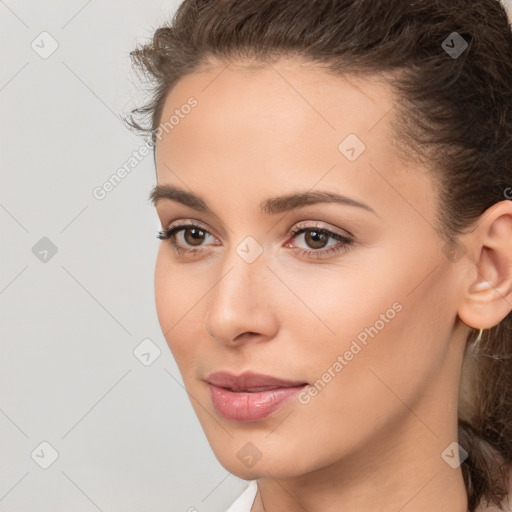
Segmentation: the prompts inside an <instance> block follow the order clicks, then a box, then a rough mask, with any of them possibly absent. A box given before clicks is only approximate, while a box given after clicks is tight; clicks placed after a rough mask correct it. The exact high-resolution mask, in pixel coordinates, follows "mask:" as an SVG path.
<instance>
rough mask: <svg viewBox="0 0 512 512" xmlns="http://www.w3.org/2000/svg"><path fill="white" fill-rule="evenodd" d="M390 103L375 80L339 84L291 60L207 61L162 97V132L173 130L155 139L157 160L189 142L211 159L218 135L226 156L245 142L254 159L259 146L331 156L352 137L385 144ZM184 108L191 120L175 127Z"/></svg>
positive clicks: (341, 79)
mask: <svg viewBox="0 0 512 512" xmlns="http://www.w3.org/2000/svg"><path fill="white" fill-rule="evenodd" d="M191 97H193V98H194V99H195V100H196V102H197V105H196V106H195V107H194V108H193V109H189V108H188V107H186V105H187V102H188V101H190V98H191ZM395 101H396V98H395V96H394V94H393V90H392V88H391V86H390V85H389V84H388V83H387V82H386V81H385V80H384V78H382V77H380V76H377V75H370V76H366V77H356V76H353V75H351V76H349V75H345V76H339V75H334V74H332V73H329V72H327V71H325V70H322V69H321V68H319V66H318V65H313V64H311V63H306V62H304V61H302V60H298V59H291V58H287V59H280V60H278V61H274V62H272V63H257V64H256V63H252V62H220V61H214V62H211V63H209V64H208V65H207V66H205V67H203V68H202V69H201V71H199V72H194V73H192V74H189V75H186V76H184V77H182V78H181V79H180V80H179V81H178V82H177V84H176V85H175V87H174V88H173V89H172V90H171V91H170V93H169V94H168V96H167V98H166V101H165V104H164V107H163V110H162V115H161V126H163V125H164V123H166V121H167V122H168V121H169V120H172V121H173V123H172V127H171V129H169V130H165V131H163V130H162V131H161V132H160V133H161V134H162V137H161V139H160V140H159V141H157V153H163V154H165V153H166V152H170V151H171V149H172V148H173V146H174V148H173V149H174V151H173V153H174V154H175V155H176V153H177V152H179V150H180V148H184V147H187V148H190V147H191V145H192V144H193V143H194V141H197V142H199V141H200V144H201V149H202V151H203V152H205V151H211V150H212V149H213V148H211V144H210V143H209V141H212V143H213V139H215V145H216V146H217V147H218V144H219V140H218V139H219V138H220V137H219V135H220V134H227V133H229V138H228V137H226V138H224V140H223V141H222V147H224V146H226V149H229V147H230V146H231V147H232V146H237V147H241V146H248V144H247V142H248V141H250V142H251V147H252V148H254V150H255V151H257V149H256V148H257V147H258V145H260V144H261V145H263V144H264V145H265V147H266V150H267V152H270V151H271V150H272V149H279V150H280V151H282V150H283V149H284V148H285V147H287V146H289V145H290V144H291V143H295V144H296V145H303V144H305V145H306V146H311V145H315V146H317V147H319V149H320V146H321V145H322V142H323V145H324V146H331V149H332V147H333V145H334V150H337V149H338V144H339V143H340V142H341V141H342V140H343V139H344V138H345V137H346V136H348V135H349V134H351V133H352V134H355V135H357V137H358V138H359V139H360V140H362V141H363V142H364V143H365V145H367V146H368V145H374V146H375V144H376V143H377V142H379V141H380V142H383V140H382V139H383V138H386V139H387V141H386V142H391V139H392V135H393V133H392V131H391V129H390V126H389V123H388V121H389V120H390V119H391V118H392V117H393V112H392V110H393V107H394V106H395ZM184 106H185V110H187V111H190V112H189V113H188V114H185V115H183V114H182V115H181V116H180V119H177V116H176V114H178V115H179V114H180V113H181V112H180V111H181V110H182V109H183V108H184ZM173 116H174V119H172V118H173ZM385 118H387V119H385ZM176 121H178V123H176ZM212 135H216V136H215V137H212ZM366 143H368V144H366ZM220 149H221V147H219V150H220ZM247 149H248V148H247ZM296 150H298V147H296ZM246 156H247V157H249V156H250V155H249V154H247V153H246Z"/></svg>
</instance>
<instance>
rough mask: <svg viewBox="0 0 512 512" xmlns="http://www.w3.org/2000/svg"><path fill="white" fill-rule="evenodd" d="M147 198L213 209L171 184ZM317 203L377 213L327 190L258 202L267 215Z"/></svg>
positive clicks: (205, 211) (360, 203) (357, 202)
mask: <svg viewBox="0 0 512 512" xmlns="http://www.w3.org/2000/svg"><path fill="white" fill-rule="evenodd" d="M149 199H150V200H151V201H152V203H153V205H154V206H156V205H157V204H158V203H159V202H160V201H162V200H164V199H166V200H169V201H175V202H178V203H181V204H183V205H185V206H188V207H190V208H192V209H194V210H196V211H198V212H202V213H207V214H212V215H213V211H212V210H211V209H210V208H209V207H208V205H207V204H206V202H205V201H204V199H203V198H202V197H200V196H198V195H196V194H194V193H192V192H188V191H186V190H183V189H180V188H178V187H175V186H173V185H157V186H155V187H154V188H153V190H152V191H151V193H150V194H149ZM318 203H337V204H342V205H345V206H355V207H357V208H363V209H365V210H368V211H370V212H372V213H374V214H375V215H377V212H376V211H375V210H374V209H373V208H372V207H371V206H369V205H367V204H365V203H362V202H360V201H357V200H355V199H352V198H350V197H347V196H344V195H341V194H336V193H334V192H329V191H315V192H299V193H293V194H288V195H284V196H278V197H271V198H269V199H266V200H265V201H263V202H262V203H260V211H261V212H262V213H264V214H267V215H275V214H278V213H283V212H288V211H291V210H296V209H299V208H303V207H304V206H308V205H311V204H318ZM377 216H378V215H377Z"/></svg>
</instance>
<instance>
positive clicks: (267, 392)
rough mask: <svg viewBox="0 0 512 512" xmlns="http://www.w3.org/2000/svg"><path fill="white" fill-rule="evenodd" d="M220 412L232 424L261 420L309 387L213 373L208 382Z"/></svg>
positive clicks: (254, 375) (268, 378)
mask: <svg viewBox="0 0 512 512" xmlns="http://www.w3.org/2000/svg"><path fill="white" fill-rule="evenodd" d="M205 380H206V382H207V383H208V385H209V388H210V392H211V397H212V402H213V405H214V407H215V409H216V410H217V412H218V413H219V414H220V415H221V416H222V417H223V418H225V419H228V420H233V421H244V422H247V421H259V420H262V419H264V418H266V417H267V416H269V415H270V414H271V413H273V412H274V411H276V410H277V409H280V408H281V407H282V406H284V405H285V404H286V403H287V402H289V401H290V400H291V399H292V398H293V397H294V396H295V395H297V394H298V393H300V391H302V389H303V388H304V387H305V386H307V385H308V383H306V382H303V381H290V380H284V379H280V378H277V377H273V376H270V375H263V374H257V373H252V372H245V373H242V374H241V375H238V376H237V375H234V374H232V373H229V372H214V373H212V374H210V375H209V376H208V377H207V378H206V379H205Z"/></svg>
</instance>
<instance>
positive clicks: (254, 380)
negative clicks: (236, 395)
mask: <svg viewBox="0 0 512 512" xmlns="http://www.w3.org/2000/svg"><path fill="white" fill-rule="evenodd" d="M205 380H206V382H208V383H210V384H213V385H214V386H218V387H221V388H226V389H231V390H232V391H264V390H267V389H277V388H289V387H296V386H303V385H305V384H307V383H306V382H303V381H292V380H284V379H279V378H277V377H272V376H271V375H264V374H261V373H253V372H244V373H241V374H240V375H235V374H233V373H230V372H226V371H218V372H213V373H210V375H208V377H206V379H205Z"/></svg>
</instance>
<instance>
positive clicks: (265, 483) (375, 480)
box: [251, 403, 468, 512]
mask: <svg viewBox="0 0 512 512" xmlns="http://www.w3.org/2000/svg"><path fill="white" fill-rule="evenodd" d="M452 405H453V404H452ZM431 406H432V403H430V407H431ZM430 407H429V406H426V407H422V405H420V404H418V408H415V409H416V410H415V413H414V414H411V412H410V411H408V410H407V409H405V408H404V418H401V420H400V424H399V425H398V424H393V425H389V426H388V427H386V429H385V431H381V432H380V433H379V434H380V435H379V436H378V438H375V439H374V440H373V441H372V442H371V443H368V444H366V445H365V446H362V447H359V448H357V449H356V450H354V451H353V452H352V453H351V454H349V455H347V456H346V457H343V458H342V459H341V460H338V461H336V462H335V463H333V464H331V465H329V466H326V467H322V468H321V469H318V470H314V471H312V472H310V473H308V474H305V475H300V476H293V477H287V478H273V477H272V476H271V475H269V476H268V477H263V478H260V479H259V480H258V488H259V490H258V494H257V497H256V500H255V502H254V505H253V508H252V509H251V511H252V512H277V511H282V510H286V511H287V512H304V511H307V512H345V511H347V512H371V511H378V512H397V511H401V512H409V511H414V512H432V510H435V511H436V512H467V510H468V508H467V507H468V503H467V493H466V488H465V484H464V480H463V476H462V471H461V468H460V467H458V468H456V469H454V468H452V467H451V466H450V465H449V464H448V462H446V460H445V459H443V458H442V456H441V454H442V453H443V452H444V451H445V450H446V448H447V447H448V446H449V445H450V444H451V443H453V442H454V440H456V439H457V422H456V419H455V421H453V422H452V425H450V428H447V425H446V405H445V409H444V410H443V412H442V413H439V412H438V413H437V414H436V413H434V414H432V411H428V409H430ZM420 418H428V426H427V425H426V424H425V423H423V422H422V421H421V419H420ZM443 422H444V423H443ZM305 449H307V447H305ZM457 456H458V455H457V454H456V453H454V452H450V451H449V452H447V453H446V454H445V457H447V458H450V459H449V461H450V462H452V463H453V458H454V457H457Z"/></svg>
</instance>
